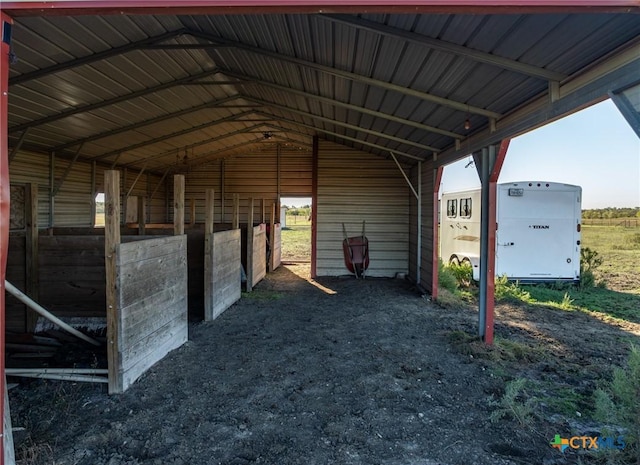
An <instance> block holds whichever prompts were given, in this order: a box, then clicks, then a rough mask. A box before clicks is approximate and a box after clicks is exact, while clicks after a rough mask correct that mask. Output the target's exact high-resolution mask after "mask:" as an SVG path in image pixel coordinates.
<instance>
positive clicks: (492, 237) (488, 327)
mask: <svg viewBox="0 0 640 465" xmlns="http://www.w3.org/2000/svg"><path fill="white" fill-rule="evenodd" d="M509 142H511V140H510V139H505V140H503V141H502V143H501V144H500V149H499V151H498V153H497V155H496V161H495V163H494V165H493V168H492V169H491V173H490V175H489V255H488V260H487V261H488V273H487V315H486V320H485V329H484V342H485V343H486V344H489V345H490V344H493V310H494V303H495V297H494V296H495V287H496V278H495V274H496V229H497V227H498V225H497V224H496V201H497V191H498V189H497V184H498V177H499V176H500V171H501V170H502V165H503V164H504V159H505V157H506V156H507V149H508V148H509Z"/></svg>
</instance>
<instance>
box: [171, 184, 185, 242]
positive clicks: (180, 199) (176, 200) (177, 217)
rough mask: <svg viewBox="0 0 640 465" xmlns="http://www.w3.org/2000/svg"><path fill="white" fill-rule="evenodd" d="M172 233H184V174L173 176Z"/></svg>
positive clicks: (177, 234) (175, 234) (176, 234)
mask: <svg viewBox="0 0 640 465" xmlns="http://www.w3.org/2000/svg"><path fill="white" fill-rule="evenodd" d="M173 234H174V236H180V235H182V234H184V175H183V174H176V175H174V176H173Z"/></svg>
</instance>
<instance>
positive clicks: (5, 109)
mask: <svg viewBox="0 0 640 465" xmlns="http://www.w3.org/2000/svg"><path fill="white" fill-rule="evenodd" d="M12 24H13V21H12V19H11V18H10V17H9V16H7V15H6V14H5V13H4V12H2V11H0V35H1V36H0V40H1V42H0V465H4V434H5V431H4V411H5V405H4V392H5V389H6V387H5V377H4V354H5V338H4V333H5V320H4V316H5V313H4V305H5V295H4V280H5V277H6V273H7V253H8V248H9V201H10V189H9V142H8V134H7V127H8V125H7V119H8V117H9V50H10V42H11V25H12Z"/></svg>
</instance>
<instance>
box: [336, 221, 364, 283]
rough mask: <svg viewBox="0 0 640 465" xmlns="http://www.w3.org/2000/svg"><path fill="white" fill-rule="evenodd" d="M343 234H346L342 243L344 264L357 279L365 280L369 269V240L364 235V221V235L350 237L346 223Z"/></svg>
mask: <svg viewBox="0 0 640 465" xmlns="http://www.w3.org/2000/svg"><path fill="white" fill-rule="evenodd" d="M342 232H343V233H344V240H343V241H342V251H343V253H344V264H345V266H346V267H347V269H348V270H349V271H350V272H351V273H353V274H355V276H356V278H360V277H361V278H363V279H364V272H365V271H366V270H367V268H369V240H368V239H367V236H365V235H364V221H363V222H362V235H360V236H354V237H348V235H347V228H345V226H344V223H342Z"/></svg>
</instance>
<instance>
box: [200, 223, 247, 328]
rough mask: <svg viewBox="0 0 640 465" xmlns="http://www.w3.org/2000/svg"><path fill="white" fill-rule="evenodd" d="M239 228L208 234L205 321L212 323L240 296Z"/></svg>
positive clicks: (206, 241) (205, 270) (205, 269)
mask: <svg viewBox="0 0 640 465" xmlns="http://www.w3.org/2000/svg"><path fill="white" fill-rule="evenodd" d="M240 267H241V240H240V229H231V230H229V231H220V232H217V233H213V234H210V235H207V237H206V240H205V262H204V275H205V284H204V292H205V294H204V301H205V308H204V319H205V321H211V320H214V319H215V318H217V317H218V316H219V315H220V314H221V313H222V312H224V311H225V310H226V309H228V308H229V307H230V306H231V305H233V304H234V303H235V302H237V301H238V300H239V299H240V296H241V280H240V273H241V271H240Z"/></svg>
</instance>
